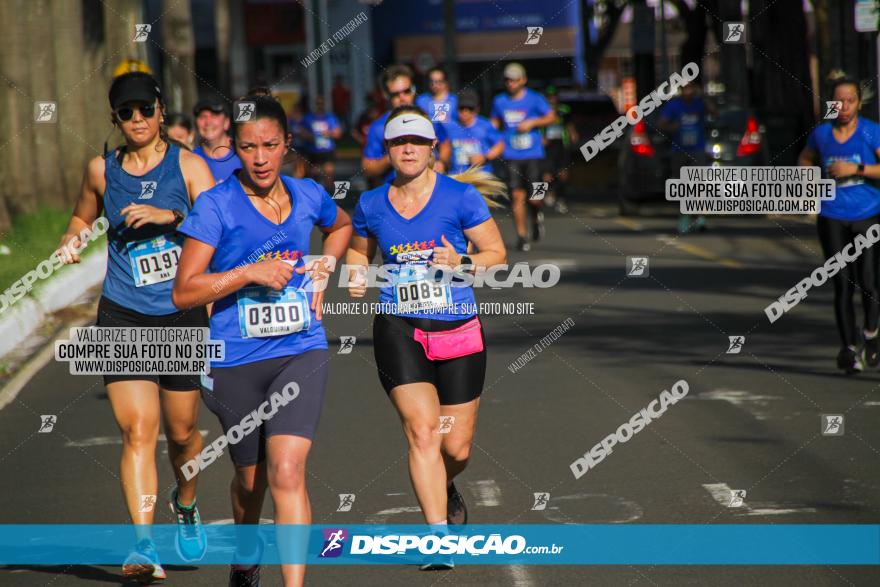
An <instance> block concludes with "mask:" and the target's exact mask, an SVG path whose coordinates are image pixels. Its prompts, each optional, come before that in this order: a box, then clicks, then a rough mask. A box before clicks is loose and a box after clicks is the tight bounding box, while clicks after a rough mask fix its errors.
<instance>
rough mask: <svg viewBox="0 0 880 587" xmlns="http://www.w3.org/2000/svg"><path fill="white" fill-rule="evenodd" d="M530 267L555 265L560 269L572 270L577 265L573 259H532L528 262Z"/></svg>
mask: <svg viewBox="0 0 880 587" xmlns="http://www.w3.org/2000/svg"><path fill="white" fill-rule="evenodd" d="M529 265H530V266H531V267H536V266H538V265H555V266H557V267H559V268H560V269H574V268H575V267H577V265H578V263H577V261H576V260H575V259H532V260H531V261H529Z"/></svg>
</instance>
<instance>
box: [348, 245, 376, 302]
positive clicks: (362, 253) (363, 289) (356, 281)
mask: <svg viewBox="0 0 880 587" xmlns="http://www.w3.org/2000/svg"><path fill="white" fill-rule="evenodd" d="M376 248H377V243H376V239H373V238H367V237H364V236H361V235H359V234H354V235H353V236H352V238H351V245H349V247H348V253H347V254H346V256H345V263H346V265H360V266H362V267H363V268H364V269H363V271H362V272H361V273H360V274H357V271H356V270H354V269H353V270H352V274H351V275H346V276H345V277H346V278H347V279H348V282H349V283H350V284H352V285H350V286H349V288H348V293H349V295H351V297H353V298H362V297H364V295H365V294H366V293H367V279H366V267H367V265H369V264H370V261H371V260H372V259H373V257H374V256H375V255H376Z"/></svg>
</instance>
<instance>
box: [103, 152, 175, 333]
mask: <svg viewBox="0 0 880 587" xmlns="http://www.w3.org/2000/svg"><path fill="white" fill-rule="evenodd" d="M116 157H117V151H111V152H110V153H107V155H105V156H104V180H105V181H106V188H105V190H104V216H105V217H106V218H107V221H108V222H109V223H110V228H109V229H108V231H107V245H108V247H107V276H106V277H105V278H104V289H103V295H104V296H105V297H106V298H108V299H110V300H111V301H113V302H116V303H117V304H119V305H120V306H123V307H126V308H129V309H130V310H134V311H135V312H140V313H141V314H148V315H150V316H164V315H167V314H173V313H175V312H177V311H178V310H177V308H176V307H175V306H174V304H173V303H172V301H171V289H172V286H173V285H174V276H175V275H176V274H177V265H178V262H179V261H180V252H181V245H182V244H183V237H181V236H180V235H178V234H177V231H176V230H175V228H174V225H173V224H144V225H143V226H141V227H140V228H132V227H130V226H126V225H125V217H124V216H122V214H121V213H120V211H121V210H122V209H123V208H125V207H126V206H129V205H131V204H146V205H149V206H153V207H154V208H160V209H162V210H174V209H177V210H180V211H181V212H182V213H183V214H186V213H187V211H188V210H189V209H190V198H189V192H188V191H187V189H186V182H185V181H184V179H183V173H182V171H181V170H180V147H178V146H177V145H175V144H174V143H171V144H169V145H168V150H167V151H166V152H165V156H164V157H163V158H162V161H160V162H159V164H158V165H157V166H156V167H154V168H153V169H151V170H149V171H148V172H146V173H145V174H143V175H131V174H130V173H128V172H127V171H125V170H124V169H123V168H122V166H121V165H120V164H119V161H118V160H117V158H116Z"/></svg>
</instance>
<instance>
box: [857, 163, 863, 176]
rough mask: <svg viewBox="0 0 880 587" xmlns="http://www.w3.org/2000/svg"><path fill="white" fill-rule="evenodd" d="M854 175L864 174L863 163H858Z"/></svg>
mask: <svg viewBox="0 0 880 587" xmlns="http://www.w3.org/2000/svg"><path fill="white" fill-rule="evenodd" d="M856 175H865V164H864V163H859V166H858V168H857V170H856Z"/></svg>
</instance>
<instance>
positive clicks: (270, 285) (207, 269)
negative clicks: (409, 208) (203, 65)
mask: <svg viewBox="0 0 880 587" xmlns="http://www.w3.org/2000/svg"><path fill="white" fill-rule="evenodd" d="M240 102H251V103H253V115H252V116H251V118H250V119H249V120H248V121H247V122H235V123H234V125H233V137H234V142H235V150H236V153H237V154H238V156H239V158H240V159H241V161H242V169H241V170H240V171H239V172H237V173H235V174H233V175H232V176H230V177H229V179H227V180H226V181H225V182H223V183H222V184H220V185H218V186H217V187H215V188H214V189H212V190H209V191H207V192H205V193H204V194H202V197H200V198H199V201H198V202H197V204H196V206H195V207H193V210H192V212H191V213H190V215H189V217H188V218H187V219H186V221H185V222H184V223H183V224H182V225H181V226H180V228H179V231H180V232H182V233H183V234H185V235H186V236H187V237H188V238H187V239H186V242H185V243H184V246H183V254H182V255H181V259H180V270H179V271H178V274H177V280H176V281H175V283H174V303H175V304H176V305H177V306H178V307H180V308H188V307H192V306H196V305H201V304H205V303H208V302H214V306H213V309H212V312H211V338H212V339H215V340H216V339H219V340H222V341H223V342H224V343H225V355H224V357H223V359H221V360H217V361H212V363H211V368H212V370H211V374H212V376H213V389H207V388H205V389H203V391H202V397H203V399H204V400H205V404H206V405H207V406H208V408H209V409H210V410H211V411H212V412H214V414H215V415H216V416H217V418H218V419H219V420H220V423H221V425H222V427H223V432H224V434H226V435H227V437H228V439H229V453H230V455H231V457H232V461H233V464H234V465H235V475H234V477H233V481H232V486H231V492H232V502H233V504H234V507H233V516H234V518H235V523H236V524H258V523H259V519H260V510H261V509H262V503H263V496H264V494H265V491H266V485H267V483H268V487H269V489H270V490H271V493H272V499H273V500H274V502H275V522H276V523H277V524H310V523H311V510H310V507H309V499H308V494H307V493H306V486H305V462H306V459H307V458H308V454H309V449H310V448H311V446H312V439H313V438H314V435H315V429H316V428H317V425H318V418H319V416H320V412H321V405H322V403H323V399H324V388H325V385H326V382H327V372H328V366H327V363H328V361H329V356H328V353H327V338H326V335H325V333H324V327H323V326H322V324H321V302H322V301H323V297H324V291H323V290H324V287H326V284H327V279H328V277H329V272H330V270H332V268H333V266H334V265H335V261H336V259H338V258H339V257H340V256H341V255H342V254H343V253H344V252H345V249H346V247H347V246H348V241H349V239H350V237H351V221H350V220H349V217H348V215H347V214H346V213H345V212H343V211H342V210H340V209H339V208H338V207H337V206H336V204H335V203H334V202H333V200H332V199H331V198H330V196H329V194H327V192H326V191H325V190H324V189H323V188H322V187H321V186H319V185H318V184H316V183H315V182H314V181H312V180H310V179H306V180H299V179H294V178H292V177H287V176H284V175H281V166H282V163H283V161H284V155H285V154H286V153H287V150H288V145H289V142H290V140H291V135H290V132H289V131H288V128H287V117H286V116H285V114H284V109H283V108H282V106H281V104H279V103H278V101H277V100H275V99H274V98H272V97H270V96H247V97H244V98H242V99H241V100H240ZM315 226H318V227H319V228H320V229H321V231H322V232H323V233H324V234H325V235H326V238H325V240H324V250H323V256H321V257H319V258H317V259H313V260H309V259H308V255H309V240H310V236H311V234H312V230H313V229H314V227H315ZM279 539H281V537H280V536H279ZM238 547H239V548H238V554H239V558H238V559H237V560H238V562H239V563H242V564H236V565H233V568H232V570H231V577H230V584H235V585H239V584H248V585H251V584H257V583H258V582H259V566H258V565H255V564H253V563H254V562H258V561H259V550H260V546H259V544H257V543H253V542H250V541H248V543H246V544H244V543H239V545H238ZM255 551H256V552H255ZM249 555H250V556H249ZM245 561H249V562H250V563H251V564H243V563H244V562H245ZM282 574H283V576H284V584H285V585H300V584H302V580H303V576H304V574H305V567H304V566H303V565H283V566H282Z"/></svg>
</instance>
